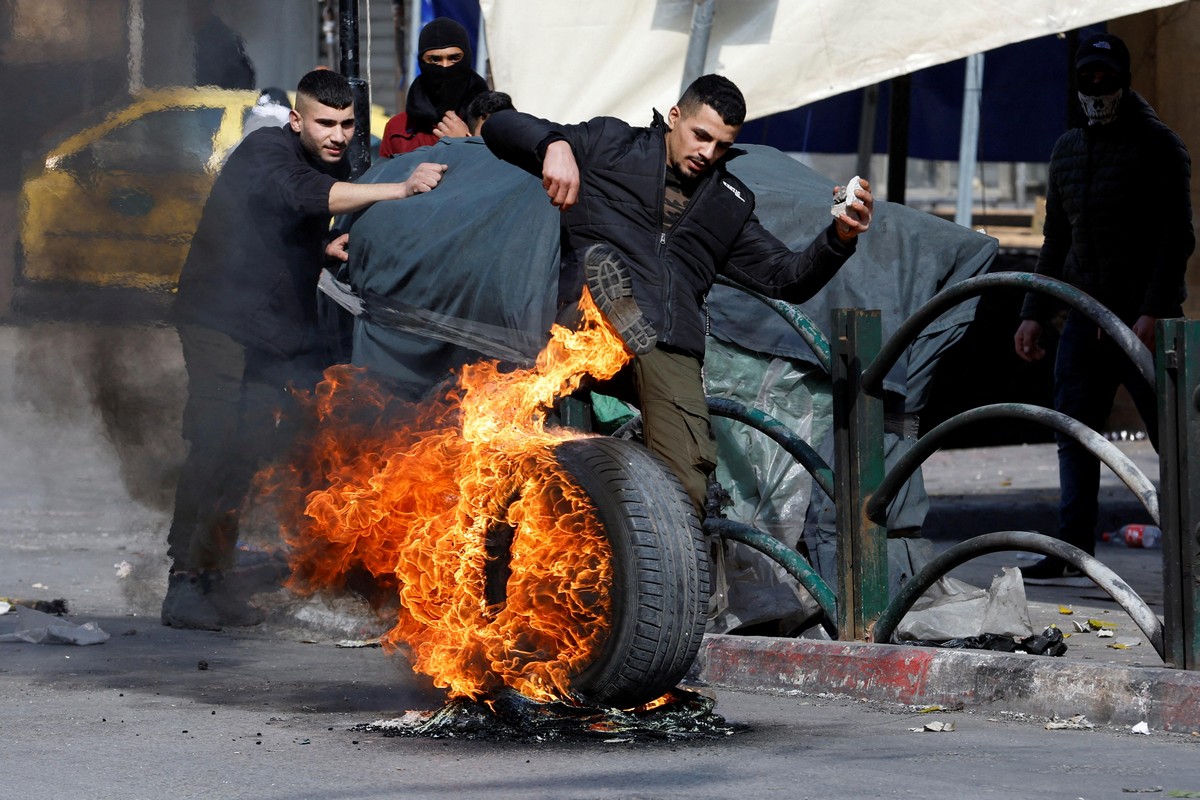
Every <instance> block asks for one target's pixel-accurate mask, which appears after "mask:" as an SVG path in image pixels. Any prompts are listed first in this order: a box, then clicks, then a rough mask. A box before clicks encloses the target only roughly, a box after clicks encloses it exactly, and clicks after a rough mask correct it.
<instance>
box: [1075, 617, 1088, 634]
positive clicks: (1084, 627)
mask: <svg viewBox="0 0 1200 800" xmlns="http://www.w3.org/2000/svg"><path fill="white" fill-rule="evenodd" d="M1071 624H1072V625H1074V626H1075V632H1076V633H1089V632H1090V631H1091V630H1092V626H1091V625H1088V624H1085V623H1083V622H1080V621H1079V620H1077V619H1073V620H1071Z"/></svg>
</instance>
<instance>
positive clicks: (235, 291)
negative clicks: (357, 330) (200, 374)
mask: <svg viewBox="0 0 1200 800" xmlns="http://www.w3.org/2000/svg"><path fill="white" fill-rule="evenodd" d="M348 175H349V164H348V163H347V162H346V160H345V159H343V160H342V161H341V162H340V163H338V164H336V165H327V164H325V163H324V162H322V161H320V160H319V159H317V158H315V157H313V156H311V155H310V154H309V153H308V152H307V151H306V150H305V149H304V146H303V145H302V144H301V143H300V136H299V134H297V133H295V132H294V131H292V129H291V128H290V127H287V126H284V127H279V128H262V129H259V130H256V131H254V132H252V133H251V134H250V135H249V136H247V137H246V139H245V140H244V141H243V142H242V143H241V144H240V145H238V147H237V149H235V150H234V151H233V153H232V155H230V157H229V160H228V162H227V163H226V164H225V167H224V168H223V169H222V170H221V174H220V175H219V176H217V180H216V182H215V183H214V184H213V188H212V192H211V194H209V197H208V202H206V203H205V205H204V212H203V214H202V215H201V218H200V224H199V226H198V227H197V229H196V234H195V236H194V237H193V238H192V247H191V250H190V251H189V252H188V257H187V261H186V262H185V263H184V265H183V272H182V274H181V275H180V278H179V296H178V298H177V299H176V302H175V316H176V319H177V320H178V321H180V322H188V323H194V324H198V325H204V326H206V327H210V328H214V329H216V330H219V331H222V332H223V333H227V334H229V335H230V336H231V337H232V338H233V339H235V340H236V341H238V342H239V343H241V344H243V345H245V346H247V347H253V348H257V349H260V350H265V351H268V352H270V353H273V354H275V355H278V356H282V357H292V356H295V355H299V354H301V353H305V352H309V351H311V350H313V349H315V348H317V347H318V336H317V330H316V320H317V300H316V293H317V279H318V278H319V277H320V274H321V268H322V266H324V261H325V255H324V250H325V242H326V240H327V239H328V237H329V221H330V213H329V191H330V189H331V188H332V187H333V184H334V183H336V182H337V181H338V180H339V179H344V178H345V177H347V176H348Z"/></svg>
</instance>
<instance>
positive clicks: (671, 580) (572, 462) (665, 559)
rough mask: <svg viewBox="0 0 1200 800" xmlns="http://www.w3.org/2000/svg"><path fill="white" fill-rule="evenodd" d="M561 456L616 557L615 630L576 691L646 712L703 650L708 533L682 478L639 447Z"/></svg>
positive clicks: (577, 449) (617, 442)
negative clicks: (642, 707)
mask: <svg viewBox="0 0 1200 800" xmlns="http://www.w3.org/2000/svg"><path fill="white" fill-rule="evenodd" d="M558 458H559V463H560V464H561V465H562V466H563V467H564V468H565V469H566V470H567V471H568V472H570V473H571V474H572V475H573V476H574V477H575V479H576V480H577V481H579V483H580V485H581V486H582V487H583V489H584V490H585V491H586V492H587V493H588V495H589V496H590V497H591V498H592V501H593V504H594V505H595V506H596V510H597V512H598V513H599V515H600V516H601V520H602V522H603V523H604V525H605V527H606V530H607V532H608V536H609V540H610V543H611V545H612V547H613V550H614V554H613V558H614V565H613V571H614V578H613V591H612V595H613V596H612V608H613V615H612V629H611V630H610V633H609V637H608V640H607V642H606V643H605V645H604V648H603V651H602V652H601V654H600V655H599V656H598V658H597V660H596V661H595V662H593V664H592V666H590V667H588V668H587V669H586V670H584V672H583V673H581V674H580V675H579V676H577V678H576V680H575V683H574V688H575V689H576V690H577V691H579V692H580V694H582V695H584V696H585V697H586V698H587V699H589V700H590V701H592V702H596V703H603V704H609V705H615V706H620V707H626V708H627V707H632V706H636V705H640V704H642V703H645V702H648V701H650V700H653V699H655V698H656V697H659V696H661V695H662V694H663V693H664V692H666V691H668V690H669V689H671V688H672V687H674V686H675V685H676V684H677V683H679V681H680V680H682V679H683V677H684V675H686V673H687V670H688V668H689V667H690V666H691V664H692V662H693V661H694V660H695V658H696V654H697V653H698V652H699V649H700V644H701V642H702V640H703V637H704V627H705V623H706V610H707V607H708V595H709V564H708V551H707V548H706V546H705V543H704V534H703V531H702V529H701V527H700V522H699V520H698V519H697V518H696V515H695V512H694V511H693V509H692V506H691V503H690V501H689V500H688V497H687V494H686V492H685V491H684V490H683V487H682V485H681V484H680V483H679V480H678V479H677V478H676V477H675V476H674V474H673V473H672V472H671V471H670V469H669V468H668V467H667V466H666V465H665V464H664V463H663V462H661V461H659V460H658V459H657V458H656V457H655V456H654V455H652V454H651V453H650V452H649V451H648V450H646V449H645V448H644V447H642V446H641V445H640V444H637V443H635V442H631V441H628V440H624V439H613V438H604V437H597V438H588V439H576V440H572V441H569V442H564V443H563V444H561V445H559V448H558ZM625 569H628V570H629V574H622V575H618V574H617V571H618V570H625Z"/></svg>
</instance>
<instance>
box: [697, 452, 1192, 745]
mask: <svg viewBox="0 0 1200 800" xmlns="http://www.w3.org/2000/svg"><path fill="white" fill-rule="evenodd" d="M1118 446H1119V447H1120V448H1121V450H1122V451H1123V452H1124V453H1125V454H1126V455H1128V456H1129V457H1130V458H1131V459H1133V461H1134V462H1135V463H1136V464H1137V465H1138V467H1139V468H1140V469H1142V471H1144V472H1145V473H1146V474H1147V475H1148V476H1149V477H1150V478H1151V479H1152V480H1156V479H1157V477H1158V456H1157V454H1156V453H1155V452H1154V450H1153V448H1152V447H1151V446H1150V445H1149V443H1147V442H1145V441H1139V442H1121V443H1118ZM923 471H924V476H925V484H926V488H927V490H928V492H929V495H930V505H931V508H930V513H929V516H928V518H927V520H926V526H925V529H924V534H925V536H926V537H927V538H929V539H931V540H932V541H933V542H934V547H935V550H936V551H937V552H941V551H944V550H945V549H947V548H949V547H951V546H953V545H954V544H957V543H958V542H960V541H963V540H965V539H967V538H970V537H971V536H976V535H979V534H983V533H990V532H992V531H999V530H1034V531H1038V532H1041V533H1047V534H1053V532H1054V531H1055V529H1056V527H1057V502H1058V472H1057V459H1056V454H1055V448H1054V445H1053V444H1038V445H1022V446H1015V447H991V448H978V449H963V450H947V451H942V452H939V453H937V454H935V455H934V456H933V457H932V458H931V459H930V460H929V461H928V462H926V465H925V467H924V470H923ZM1101 520H1102V527H1105V528H1107V529H1115V528H1119V527H1120V526H1121V525H1124V524H1126V523H1130V522H1146V521H1149V515H1148V514H1147V512H1146V511H1145V510H1144V509H1142V507H1141V505H1140V504H1139V503H1138V502H1137V500H1136V499H1135V498H1134V497H1133V495H1132V494H1131V493H1130V492H1129V490H1128V489H1127V488H1125V486H1124V484H1122V483H1121V482H1120V481H1119V479H1117V478H1116V477H1115V476H1114V475H1113V474H1112V473H1111V472H1110V471H1108V470H1107V469H1104V470H1103V477H1102V481H1101ZM1096 557H1097V558H1099V559H1100V560H1101V561H1102V562H1104V563H1105V564H1106V565H1107V566H1108V567H1110V568H1111V569H1112V570H1114V571H1115V572H1116V573H1117V574H1118V575H1120V576H1121V578H1122V579H1124V580H1125V581H1126V582H1127V583H1128V584H1129V585H1130V586H1131V587H1132V588H1133V589H1134V591H1136V592H1137V593H1138V595H1139V596H1141V598H1142V599H1143V600H1145V601H1146V603H1147V604H1148V605H1149V606H1150V607H1151V608H1152V609H1153V610H1154V612H1155V613H1156V614H1157V615H1158V616H1159V617H1160V618H1161V617H1162V613H1163V608H1162V601H1163V579H1162V551H1161V550H1137V549H1128V548H1122V547H1116V546H1112V545H1108V544H1104V543H1097V546H1096ZM1030 563H1032V561H1031V560H1030V557H1026V556H1023V555H1022V554H1018V553H1013V552H1007V553H993V554H990V555H987V556H983V557H980V558H978V559H976V560H974V561H971V562H968V563H967V564H964V565H962V566H961V567H959V568H957V569H955V570H953V571H952V572H951V573H950V576H951V577H954V578H958V579H960V580H963V581H965V582H967V583H970V584H972V585H975V586H979V587H982V588H987V587H988V586H989V585H990V583H991V580H992V577H993V576H994V575H996V574H999V573H1000V571H1001V569H1002V568H1003V567H1005V566H1021V565H1023V564H1024V565H1027V564H1030ZM1025 592H1026V597H1027V599H1028V603H1029V613H1030V619H1031V621H1032V622H1033V627H1034V630H1035V631H1040V630H1042V629H1044V628H1045V627H1046V626H1049V625H1051V624H1053V625H1057V626H1058V627H1059V628H1060V629H1061V630H1063V631H1064V633H1066V634H1068V636H1067V639H1066V643H1067V652H1066V653H1065V654H1064V655H1063V656H1060V657H1047V656H1031V655H1027V654H999V653H991V652H983V651H968V650H946V649H938V648H924V647H922V648H918V647H910V646H902V645H882V644H864V643H846V642H820V641H807V640H790V639H761V638H752V637H737V636H710V637H709V638H708V639H707V640H706V642H705V647H704V650H703V652H702V653H701V657H700V659H699V660H698V663H697V667H696V668H695V670H694V675H695V677H696V678H697V679H698V680H701V681H704V682H706V683H711V684H714V685H720V686H728V687H735V688H742V689H762V690H768V691H801V692H811V693H830V694H835V695H844V696H847V697H851V698H855V699H859V700H867V701H883V702H899V703H906V704H912V705H921V706H924V705H940V706H943V707H945V708H955V707H960V706H963V707H968V708H975V709H979V710H989V711H993V712H995V711H1008V712H1017V713H1024V714H1033V715H1041V716H1047V717H1049V716H1058V717H1060V718H1064V719H1065V718H1069V717H1071V716H1074V715H1076V714H1083V715H1084V716H1086V717H1087V718H1088V720H1090V721H1091V722H1094V723H1112V724H1118V725H1134V724H1137V723H1138V722H1142V721H1145V722H1147V723H1148V725H1149V726H1150V727H1151V728H1152V729H1160V730H1164V729H1165V730H1174V731H1195V730H1200V673H1196V672H1185V671H1182V670H1176V669H1169V668H1166V667H1165V665H1164V664H1163V661H1162V659H1160V658H1159V656H1158V654H1157V652H1156V651H1155V649H1154V647H1153V646H1152V645H1151V644H1150V643H1149V641H1148V640H1147V639H1146V637H1145V636H1144V635H1143V634H1142V632H1141V631H1140V630H1139V629H1138V627H1137V626H1136V625H1135V624H1134V623H1133V621H1132V620H1131V619H1130V618H1129V617H1128V615H1127V614H1125V612H1124V611H1122V610H1121V608H1120V607H1119V606H1118V605H1117V604H1116V603H1115V602H1114V601H1112V599H1111V598H1110V597H1109V596H1108V595H1107V594H1106V593H1105V592H1103V591H1102V590H1100V589H1099V588H1097V587H1096V586H1094V585H1093V586H1088V587H1066V586H1026V587H1025ZM1088 619H1099V620H1103V621H1106V622H1113V623H1115V624H1116V626H1117V627H1116V630H1115V636H1114V637H1113V638H1100V637H1099V636H1098V635H1097V633H1095V632H1087V633H1080V632H1076V631H1075V626H1074V625H1073V622H1075V621H1078V622H1080V623H1081V624H1085V623H1086V621H1087V620H1088ZM1134 642H1136V644H1133V643H1134ZM1116 643H1121V644H1126V645H1131V646H1127V647H1124V648H1121V647H1116V648H1114V647H1113V644H1116Z"/></svg>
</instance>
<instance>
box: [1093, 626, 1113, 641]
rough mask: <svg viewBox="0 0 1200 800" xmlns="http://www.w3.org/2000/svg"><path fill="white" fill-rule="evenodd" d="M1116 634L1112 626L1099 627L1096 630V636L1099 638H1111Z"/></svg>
mask: <svg viewBox="0 0 1200 800" xmlns="http://www.w3.org/2000/svg"><path fill="white" fill-rule="evenodd" d="M1116 635H1117V634H1116V633H1115V632H1114V631H1113V629H1112V628H1101V629H1100V630H1098V631H1096V637H1097V638H1099V639H1111V638H1113V637H1114V636H1116Z"/></svg>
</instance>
